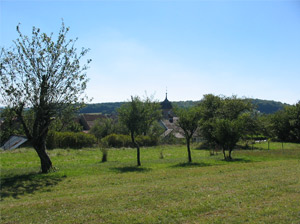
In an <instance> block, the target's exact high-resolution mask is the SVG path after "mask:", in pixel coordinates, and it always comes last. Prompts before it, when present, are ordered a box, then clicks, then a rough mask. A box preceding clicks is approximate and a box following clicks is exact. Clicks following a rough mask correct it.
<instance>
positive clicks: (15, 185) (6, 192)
mask: <svg viewBox="0 0 300 224" xmlns="http://www.w3.org/2000/svg"><path fill="white" fill-rule="evenodd" d="M64 178H66V176H63V177H57V176H56V177H55V176H50V175H47V174H40V173H29V174H24V175H15V176H12V177H7V178H3V179H1V193H0V196H1V201H3V200H4V198H7V197H13V198H15V199H19V196H20V195H24V194H33V193H34V192H35V191H39V190H42V189H48V188H49V187H52V186H54V185H57V184H58V183H59V182H60V181H62V180H63V179H64ZM48 190H50V189H48Z"/></svg>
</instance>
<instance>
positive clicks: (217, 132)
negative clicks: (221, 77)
mask: <svg viewBox="0 0 300 224" xmlns="http://www.w3.org/2000/svg"><path fill="white" fill-rule="evenodd" d="M199 107H200V111H201V112H200V113H201V121H200V131H201V135H202V136H203V138H204V139H205V140H206V142H207V143H209V144H210V146H211V147H215V146H216V145H218V146H220V147H222V149H223V154H224V158H226V156H225V150H228V151H229V158H230V159H231V151H232V150H233V148H234V146H235V145H236V143H237V142H238V141H239V139H240V138H242V137H244V138H245V137H247V136H248V135H254V134H255V133H256V129H257V127H258V124H257V121H256V120H257V117H256V115H255V113H254V110H253V106H252V104H251V103H250V102H249V101H246V100H243V99H238V98H236V97H235V96H233V97H219V96H214V95H211V94H209V95H205V96H204V99H203V100H202V101H201V103H200V105H199Z"/></svg>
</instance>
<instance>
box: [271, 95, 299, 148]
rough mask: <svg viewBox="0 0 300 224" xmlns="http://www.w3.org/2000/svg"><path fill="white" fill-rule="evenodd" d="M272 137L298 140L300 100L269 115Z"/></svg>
mask: <svg viewBox="0 0 300 224" xmlns="http://www.w3.org/2000/svg"><path fill="white" fill-rule="evenodd" d="M271 122H272V130H273V133H274V137H275V138H277V139H278V140H280V141H290V142H300V101H299V102H298V103H297V104H295V105H292V106H286V107H285V108H284V109H283V110H281V111H278V112H276V113H275V114H274V115H271Z"/></svg>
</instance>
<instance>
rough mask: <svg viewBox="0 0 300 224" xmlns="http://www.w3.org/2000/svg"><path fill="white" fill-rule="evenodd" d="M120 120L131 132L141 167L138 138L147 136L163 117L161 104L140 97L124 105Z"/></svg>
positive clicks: (121, 108) (121, 109) (120, 109)
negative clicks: (152, 126) (156, 122)
mask: <svg viewBox="0 0 300 224" xmlns="http://www.w3.org/2000/svg"><path fill="white" fill-rule="evenodd" d="M118 113H119V119H120V122H121V123H122V124H124V125H125V126H126V127H127V129H128V130H129V133H130V136H131V141H132V143H133V144H134V145H135V146H136V149H137V165H138V166H141V159H140V146H139V144H138V142H137V141H136V136H137V135H141V134H144V135H145V134H146V133H147V132H148V130H149V129H150V127H151V125H152V124H153V122H154V121H156V120H158V119H159V118H160V117H161V110H160V104H159V103H157V102H153V101H151V99H149V98H147V99H146V100H141V99H140V98H139V97H138V96H135V97H131V101H130V102H128V103H125V104H123V105H122V106H121V107H120V108H119V110H118Z"/></svg>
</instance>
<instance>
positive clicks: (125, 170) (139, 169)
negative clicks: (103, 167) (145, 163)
mask: <svg viewBox="0 0 300 224" xmlns="http://www.w3.org/2000/svg"><path fill="white" fill-rule="evenodd" d="M111 170H113V171H117V172H119V173H128V172H149V171H150V170H151V169H150V168H143V167H138V166H125V167H114V168H111Z"/></svg>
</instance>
